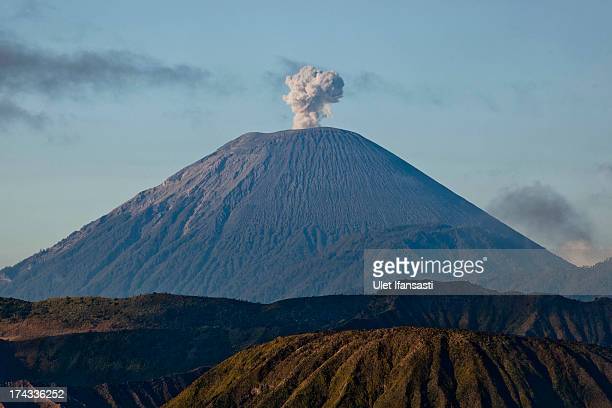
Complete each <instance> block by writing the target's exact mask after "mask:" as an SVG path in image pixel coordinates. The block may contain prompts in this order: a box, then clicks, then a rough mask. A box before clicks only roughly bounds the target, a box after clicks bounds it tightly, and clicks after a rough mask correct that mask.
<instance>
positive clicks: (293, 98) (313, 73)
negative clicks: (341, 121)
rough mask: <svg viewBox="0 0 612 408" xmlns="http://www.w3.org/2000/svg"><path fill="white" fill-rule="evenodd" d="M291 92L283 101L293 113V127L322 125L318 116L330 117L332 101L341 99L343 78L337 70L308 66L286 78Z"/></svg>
mask: <svg viewBox="0 0 612 408" xmlns="http://www.w3.org/2000/svg"><path fill="white" fill-rule="evenodd" d="M285 84H287V86H288V87H289V93H288V94H287V95H283V100H284V101H285V102H286V103H287V105H289V106H291V110H292V111H293V113H294V116H293V129H303V128H309V127H316V126H319V119H321V118H327V117H329V116H331V106H330V105H331V104H332V103H336V102H338V101H339V100H340V98H342V88H343V87H344V81H343V80H342V78H341V77H340V75H338V73H337V72H335V71H321V70H320V69H317V68H315V67H313V66H310V65H307V66H304V67H302V68H300V70H299V71H298V73H297V74H294V75H289V76H287V78H286V79H285Z"/></svg>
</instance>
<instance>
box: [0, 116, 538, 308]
mask: <svg viewBox="0 0 612 408" xmlns="http://www.w3.org/2000/svg"><path fill="white" fill-rule="evenodd" d="M393 247H415V248H419V247H420V248H436V247H442V248H454V247H458V248H537V247H538V246H537V245H536V244H534V243H533V242H531V241H529V240H528V239H527V238H525V237H523V236H522V235H520V234H518V233H517V232H515V231H513V230H512V229H510V228H509V227H507V226H506V225H505V224H503V223H501V222H499V221H498V220H496V219H495V218H493V217H491V216H490V215H488V214H487V213H486V212H484V211H482V210H480V209H479V208H477V207H476V206H474V205H473V204H471V203H469V202H468V201H466V200H465V199H463V198H462V197H460V196H458V195H457V194H455V193H453V192H452V191H450V190H449V189H447V188H445V187H444V186H442V185H441V184H439V183H438V182H436V181H435V180H433V179H431V178H430V177H428V176H426V175H425V174H423V173H422V172H420V171H419V170H417V169H416V168H414V167H413V166H411V165H410V164H408V163H406V162H405V161H403V160H402V159H400V158H399V157H397V156H395V155H394V154H392V153H390V152H389V151H387V150H385V149H383V148H382V147H380V146H378V145H377V144H375V143H373V142H371V141H369V140H368V139H366V138H364V137H362V136H360V135H358V134H356V133H353V132H350V131H346V130H340V129H334V128H325V127H321V128H310V129H302V130H287V131H281V132H276V133H247V134H244V135H242V136H240V137H239V138H237V139H235V140H233V141H231V142H229V143H227V144H226V145H224V146H222V147H221V148H220V149H218V150H217V151H216V152H214V153H213V154H211V155H209V156H207V157H205V158H203V159H201V160H199V161H197V162H196V163H193V164H192V165H190V166H188V167H186V168H184V169H182V170H181V171H179V172H178V173H176V174H174V175H173V176H171V177H170V178H168V179H167V180H165V181H164V182H163V183H162V184H160V185H159V186H157V187H154V188H151V189H149V190H146V191H143V192H141V193H139V194H137V195H136V196H135V197H134V198H132V199H131V200H129V201H127V202H126V203H124V204H123V205H121V206H119V207H117V208H116V209H114V210H113V211H111V212H110V213H109V214H107V215H105V216H103V217H101V218H100V219H98V220H96V221H94V222H92V223H90V224H88V225H86V226H84V227H83V228H82V229H80V230H79V231H77V232H74V233H73V234H71V235H70V236H68V237H67V238H66V239H64V240H62V241H60V242H59V243H57V244H56V245H54V246H53V247H51V248H49V249H47V250H44V251H42V252H40V253H38V254H36V255H33V256H31V257H29V258H27V259H25V260H24V261H22V262H20V263H18V264H17V265H15V266H13V267H8V268H4V269H3V270H2V271H0V276H1V275H3V279H2V280H0V295H9V296H16V297H22V298H29V299H32V298H33V299H38V298H45V297H49V296H60V295H104V296H128V295H133V294H139V293H146V292H154V291H157V292H160V291H163V292H171V293H180V294H197V295H207V296H223V297H232V298H242V299H248V300H255V301H271V300H276V299H280V298H286V297H293V296H306V295H321V294H330V293H351V292H352V293H355V292H359V291H360V288H361V285H362V268H363V264H362V260H361V254H362V250H363V249H365V248H393Z"/></svg>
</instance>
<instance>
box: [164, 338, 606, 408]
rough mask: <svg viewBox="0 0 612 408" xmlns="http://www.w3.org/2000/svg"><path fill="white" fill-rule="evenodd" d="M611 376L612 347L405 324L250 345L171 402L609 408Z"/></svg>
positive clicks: (174, 406) (170, 407)
mask: <svg viewBox="0 0 612 408" xmlns="http://www.w3.org/2000/svg"><path fill="white" fill-rule="evenodd" d="M611 381H612V353H611V351H610V349H609V348H600V347H597V346H587V345H582V344H576V343H574V344H569V343H558V342H553V341H549V340H543V339H534V338H522V337H515V336H501V335H487V334H477V333H472V332H467V331H454V330H440V329H420V328H396V329H382V330H369V331H345V332H339V333H319V334H304V335H298V336H290V337H285V338H279V339H276V340H274V341H272V342H270V343H266V344H264V345H261V346H257V347H252V348H249V349H247V350H244V351H242V352H240V353H238V354H236V355H234V356H233V357H231V358H229V359H228V360H226V361H224V362H223V363H221V364H220V365H218V366H217V367H215V368H213V369H212V370H210V371H208V372H207V373H205V374H204V375H203V376H202V377H200V378H199V379H198V380H197V381H195V382H194V383H193V384H192V385H191V386H190V387H188V388H187V389H186V390H185V391H183V392H182V393H181V394H179V396H178V397H176V398H175V399H173V400H171V401H170V402H169V403H168V404H167V407H168V408H177V407H195V406H197V407H266V408H272V407H280V406H283V407H312V406H323V407H389V406H394V407H397V406H439V407H445V406H463V407H490V406H494V407H497V406H518V405H520V406H525V407H536V406H537V407H544V406H546V407H554V406H568V407H570V406H571V407H582V406H588V407H597V406H600V407H604V406H610V404H612V383H611Z"/></svg>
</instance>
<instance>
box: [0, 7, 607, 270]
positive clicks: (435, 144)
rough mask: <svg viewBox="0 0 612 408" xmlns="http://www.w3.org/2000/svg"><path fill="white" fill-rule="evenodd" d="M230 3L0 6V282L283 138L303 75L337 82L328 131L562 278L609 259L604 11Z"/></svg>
mask: <svg viewBox="0 0 612 408" xmlns="http://www.w3.org/2000/svg"><path fill="white" fill-rule="evenodd" d="M225 3H227V4H223V2H218V1H215V2H206V1H181V2H173V3H172V5H170V4H169V3H168V2H165V1H150V0H149V1H131V2H122V1H105V2H91V1H62V2H44V1H3V2H2V4H0V225H1V226H2V228H1V229H0V266H3V265H9V264H13V263H15V262H17V261H19V260H21V259H22V258H24V257H26V256H28V255H30V254H32V253H33V252H36V251H38V250H39V249H42V248H45V247H48V246H50V245H52V244H53V243H54V242H56V241H57V240H59V239H61V238H63V237H65V236H66V235H68V234H69V233H70V232H71V231H73V230H76V229H78V228H80V227H81V226H82V225H84V224H85V223H87V222H89V221H91V220H93V219H96V218H98V217H99V216H101V215H102V214H104V213H106V212H108V211H109V210H111V209H112V208H114V207H115V206H117V205H118V204H120V203H122V202H123V201H125V200H127V199H129V198H130V197H132V196H133V195H134V194H135V193H136V192H138V191H141V190H143V189H145V188H148V187H151V186H154V185H156V184H159V183H160V182H161V181H162V180H163V179H164V178H166V177H167V176H169V175H170V174H172V173H174V172H175V171H177V170H179V169H180V168H182V167H184V166H185V165H188V164H189V163H191V162H193V161H195V160H197V159H199V158H201V157H203V156H205V155H207V154H209V153H210V152H212V151H213V150H214V149H216V148H217V147H219V146H220V145H222V144H223V143H225V142H227V141H229V140H230V139H233V138H235V137H237V136H238V135H240V134H242V133H245V132H248V131H275V130H281V129H286V128H289V127H290V126H291V112H290V110H289V108H288V106H287V105H285V104H284V103H283V101H282V99H281V96H282V94H283V93H286V89H285V88H284V87H283V86H282V78H283V76H284V75H286V74H287V73H289V72H290V71H291V69H292V68H294V67H295V66H296V64H298V65H299V64H302V63H308V64H313V65H316V66H318V67H321V68H323V69H333V70H335V71H337V72H338V73H339V74H340V75H341V76H342V77H343V78H344V81H345V88H344V90H345V96H344V98H343V99H342V100H341V102H340V103H338V104H335V105H334V106H333V117H332V118H329V119H327V120H325V121H324V123H323V124H324V125H328V126H335V127H340V128H345V129H350V130H353V131H356V132H358V133H361V134H362V135H364V136H366V137H368V138H370V139H372V140H374V141H375V142H377V143H379V144H381V145H382V146H384V147H386V148H387V149H389V150H391V151H393V152H394V153H396V154H397V155H399V156H400V157H402V158H404V159H405V160H407V161H408V162H410V163H411V164H413V165H415V166H416V167H418V168H419V169H421V170H422V171H424V172H425V173H427V174H429V175H430V176H432V177H434V178H435V179H437V180H438V181H440V182H442V183H443V184H445V185H446V186H448V187H450V188H451V189H453V190H454V191H455V192H457V193H459V194H460V195H462V196H464V197H465V198H467V199H469V200H470V201H472V202H474V203H475V204H477V205H479V206H480V207H482V208H485V209H490V210H491V211H492V212H493V213H495V214H496V215H498V216H499V217H500V218H502V219H504V220H505V221H507V222H508V223H510V224H511V225H513V226H515V227H516V228H517V229H519V230H521V231H522V232H525V233H528V234H529V235H530V236H531V237H533V238H534V239H536V240H537V241H539V242H541V243H543V244H545V245H546V246H548V247H550V248H551V249H554V250H556V251H557V252H558V253H562V255H564V256H566V257H568V258H572V259H573V260H575V261H576V262H579V263H580V262H581V260H583V261H582V263H587V262H589V261H595V260H598V259H602V258H603V257H605V256H607V255H609V254H610V255H612V251H610V250H609V249H610V248H612V217H610V215H611V214H610V208H612V154H610V153H611V151H612V149H611V147H612V123H611V122H612V119H611V118H612V41H611V39H612V25H611V24H610V23H609V18H610V16H611V15H612V3H611V2H609V1H585V2H565V1H554V2H553V1H540V2H537V4H534V3H535V2H527V1H464V2H451V1H439V2H437V1H428V2H400V1H397V2H392V1H385V2H365V1H337V2H324V1H310V2H308V3H303V2H291V1H269V2H247V1H244V2H225ZM330 3H331V4H330ZM459 3H461V4H459ZM2 47H4V48H2ZM2 52H4V54H2ZM7 53H11V54H10V55H12V56H14V55H19V56H23V55H25V56H26V57H27V58H25V57H24V58H25V62H23V61H22V60H20V59H17V58H13V57H12V58H13V59H11V60H10V61H9V62H10V64H13V65H11V66H10V67H9V65H10V64H9V65H7V61H6V55H9V54H7ZM2 55H4V58H5V60H2V59H1V58H2ZM84 56H89V57H84ZM87 58H89V59H87ZM82 60H87V61H89V62H91V61H94V62H95V61H98V62H99V65H98V66H92V65H90V64H85V65H84V66H81V65H79V64H77V63H75V61H82ZM126 61H127V62H126ZM134 61H135V62H134ZM19 64H25V65H24V66H20V65H19ZM71 64H72V65H71ZM104 64H109V66H110V68H108V67H106V65H104ZM179 65H181V66H179ZM79 67H81V68H82V69H84V70H85V69H86V70H88V71H87V72H86V75H85V74H83V75H81V74H82V73H79V72H75V69H81V68H79ZM105 67H106V68H105ZM113 70H114V71H113ZM26 71H27V72H26ZM24 72H25V73H24ZM109 72H110V73H109ZM79 75H81V76H79ZM2 76H4V78H2ZM41 78H42V79H41ZM75 78H77V79H75ZM78 78H80V79H78ZM2 104H4V105H2ZM526 201H529V203H527V204H528V205H527V204H526ZM500 203H504V204H503V205H502V204H500ZM534 225H538V226H539V228H538V229H535V230H534V228H533V226H534ZM568 248H569V249H568ZM576 251H578V252H576Z"/></svg>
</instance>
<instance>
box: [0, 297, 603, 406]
mask: <svg viewBox="0 0 612 408" xmlns="http://www.w3.org/2000/svg"><path fill="white" fill-rule="evenodd" d="M396 326H419V327H427V326H430V327H440V328H461V329H469V330H475V331H484V332H496V333H507V334H519V335H526V336H531V337H547V338H550V339H555V340H565V341H579V342H584V343H592V344H599V345H603V346H610V345H611V344H612V300H611V299H606V298H602V299H598V300H595V301H591V302H579V301H576V300H570V299H567V298H563V297H560V296H431V297H426V296H419V297H409V296H344V295H338V296H324V297H314V298H299V299H289V300H284V301H279V302H275V303H271V304H257V303H249V302H242V301H237V300H231V299H219V298H201V297H193V296H177V295H167V294H152V295H145V296H137V297H133V298H127V299H109V298H87V297H84V298H57V299H49V300H45V301H41V302H34V303H31V302H26V301H22V300H16V299H0V338H2V339H4V340H0V361H1V362H2V364H0V383H6V382H15V381H20V380H24V381H26V382H29V383H33V384H36V385H44V384H50V383H56V384H63V385H67V386H68V387H69V394H70V395H72V396H73V399H71V404H73V405H70V406H96V407H97V406H121V407H132V406H134V407H140V408H142V407H159V406H160V405H161V404H163V403H164V402H166V401H168V400H169V399H170V398H172V397H173V396H174V395H176V394H177V393H178V392H180V391H181V390H183V389H184V388H185V387H186V386H187V385H188V384H190V383H191V381H193V380H194V379H195V378H196V377H197V375H196V374H194V372H195V373H198V372H199V373H201V372H202V371H204V370H206V369H207V368H209V367H212V366H215V365H216V364H218V363H219V362H221V361H223V360H224V359H226V358H228V357H229V356H231V355H232V354H234V353H236V352H238V351H240V350H243V349H244V348H246V347H249V346H252V345H254V344H261V343H264V342H266V341H270V340H272V339H274V338H276V337H278V336H286V335H292V334H298V333H307V332H316V331H339V330H346V329H374V328H390V327H396ZM193 370H196V371H193ZM113 404H114V405H113Z"/></svg>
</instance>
